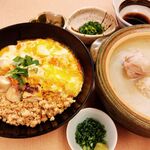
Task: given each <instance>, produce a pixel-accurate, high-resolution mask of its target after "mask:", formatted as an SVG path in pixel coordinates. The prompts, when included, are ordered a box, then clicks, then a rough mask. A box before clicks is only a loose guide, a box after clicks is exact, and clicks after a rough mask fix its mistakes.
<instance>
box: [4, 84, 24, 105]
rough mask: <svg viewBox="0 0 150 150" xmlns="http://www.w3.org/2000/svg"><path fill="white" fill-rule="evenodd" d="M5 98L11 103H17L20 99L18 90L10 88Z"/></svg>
mask: <svg viewBox="0 0 150 150" xmlns="http://www.w3.org/2000/svg"><path fill="white" fill-rule="evenodd" d="M6 98H7V100H9V101H11V102H18V101H20V99H21V93H20V92H19V90H18V89H16V88H15V87H13V86H11V87H10V88H9V89H8V91H7V92H6Z"/></svg>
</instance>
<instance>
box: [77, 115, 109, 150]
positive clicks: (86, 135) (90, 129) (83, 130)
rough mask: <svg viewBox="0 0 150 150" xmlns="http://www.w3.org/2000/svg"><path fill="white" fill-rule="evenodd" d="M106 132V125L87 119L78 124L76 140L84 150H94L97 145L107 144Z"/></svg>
mask: <svg viewBox="0 0 150 150" xmlns="http://www.w3.org/2000/svg"><path fill="white" fill-rule="evenodd" d="M105 136H106V130H105V127H104V125H102V124H101V123H99V122H98V121H96V120H94V119H92V118H87V119H86V120H84V121H83V122H82V123H80V124H78V126H77V129H76V132H75V139H76V142H77V143H78V144H79V145H80V146H81V147H82V149H83V150H94V148H95V146H96V144H97V143H104V144H105V143H106V141H105V139H104V138H105Z"/></svg>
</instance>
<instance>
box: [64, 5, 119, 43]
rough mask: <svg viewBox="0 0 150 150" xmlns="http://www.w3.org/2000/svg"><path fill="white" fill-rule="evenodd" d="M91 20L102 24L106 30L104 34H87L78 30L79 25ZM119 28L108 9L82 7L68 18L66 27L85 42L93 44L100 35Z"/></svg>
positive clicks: (104, 34) (108, 33)
mask: <svg viewBox="0 0 150 150" xmlns="http://www.w3.org/2000/svg"><path fill="white" fill-rule="evenodd" d="M89 21H96V22H99V23H101V24H102V26H103V27H104V29H105V31H104V32H103V33H102V34H97V35H87V34H81V33H79V32H78V29H79V27H81V26H82V25H83V24H85V23H87V22H89ZM116 28H117V24H116V20H115V19H114V17H113V16H112V15H110V14H108V13H107V12H106V11H104V10H102V9H99V8H82V9H79V10H77V11H75V12H74V13H73V14H72V15H71V16H70V17H69V19H68V22H67V25H66V29H67V30H69V31H70V32H71V33H73V34H74V35H76V36H77V37H79V38H80V39H81V40H82V41H83V42H84V43H85V44H91V43H92V42H93V41H95V40H96V39H97V38H99V37H103V36H107V35H110V34H111V33H113V32H114V31H115V30H116Z"/></svg>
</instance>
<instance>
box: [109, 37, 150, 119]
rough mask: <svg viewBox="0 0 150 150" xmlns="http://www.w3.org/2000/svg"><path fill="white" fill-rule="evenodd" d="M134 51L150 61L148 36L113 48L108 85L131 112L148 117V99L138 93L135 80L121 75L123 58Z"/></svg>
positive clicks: (149, 115)
mask: <svg viewBox="0 0 150 150" xmlns="http://www.w3.org/2000/svg"><path fill="white" fill-rule="evenodd" d="M136 51H139V52H141V53H142V54H143V55H144V57H146V58H147V59H150V36H139V37H134V38H132V39H131V38H130V39H128V40H126V41H124V42H123V43H122V44H120V45H119V46H118V47H117V48H115V50H114V51H113V53H112V55H111V58H110V62H109V78H110V83H111V86H112V88H113V90H114V91H115V93H116V95H117V96H118V97H120V100H121V101H122V102H124V103H126V104H127V105H129V107H130V108H133V110H134V109H135V111H137V112H140V113H141V114H143V115H146V116H148V117H150V109H149V108H150V98H148V97H146V96H144V95H143V94H142V93H141V92H139V90H138V89H137V87H136V86H135V80H133V79H129V78H127V77H126V76H125V74H124V73H123V66H122V63H123V60H124V58H125V56H127V55H128V54H131V53H133V52H136ZM118 87H119V88H118Z"/></svg>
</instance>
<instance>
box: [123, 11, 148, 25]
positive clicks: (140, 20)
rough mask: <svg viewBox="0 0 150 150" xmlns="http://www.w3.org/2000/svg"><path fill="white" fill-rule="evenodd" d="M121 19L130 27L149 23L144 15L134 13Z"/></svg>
mask: <svg viewBox="0 0 150 150" xmlns="http://www.w3.org/2000/svg"><path fill="white" fill-rule="evenodd" d="M123 19H124V20H125V21H127V22H128V23H130V24H132V25H136V24H149V23H150V19H149V18H148V17H147V16H146V15H143V14H140V13H136V12H131V13H127V14H125V15H124V16H123Z"/></svg>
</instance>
